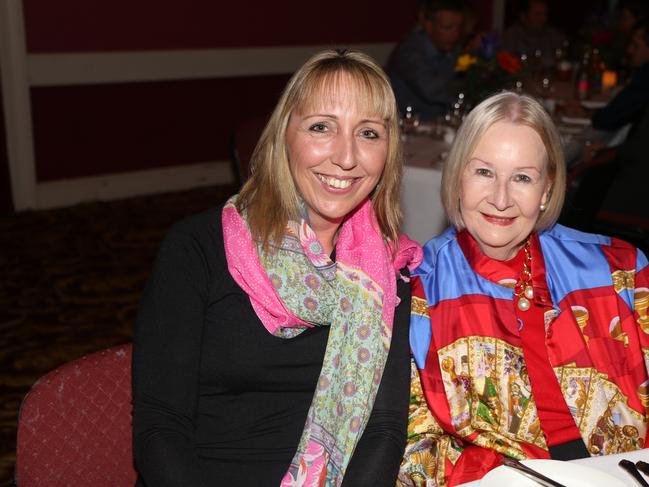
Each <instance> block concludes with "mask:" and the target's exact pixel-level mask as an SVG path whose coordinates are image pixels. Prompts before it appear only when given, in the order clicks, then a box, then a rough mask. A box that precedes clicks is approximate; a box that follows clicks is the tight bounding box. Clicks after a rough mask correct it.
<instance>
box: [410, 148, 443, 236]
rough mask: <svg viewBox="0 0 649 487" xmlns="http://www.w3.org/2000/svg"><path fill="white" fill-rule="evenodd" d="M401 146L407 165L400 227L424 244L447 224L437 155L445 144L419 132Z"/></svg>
mask: <svg viewBox="0 0 649 487" xmlns="http://www.w3.org/2000/svg"><path fill="white" fill-rule="evenodd" d="M404 148H405V151H404V152H405V159H406V167H405V170H404V174H403V186H402V192H401V209H402V211H403V224H402V225H401V230H402V231H403V232H405V233H406V234H407V235H408V236H410V238H412V239H413V240H416V241H417V242H419V243H421V244H423V243H425V242H427V241H428V240H430V239H431V238H432V237H434V236H436V235H439V234H440V233H441V232H442V231H444V229H445V228H446V227H447V225H448V224H447V222H446V214H445V213H444V208H443V207H442V201H441V199H440V194H439V192H440V187H441V180H442V170H441V161H440V156H443V155H444V154H443V153H444V152H445V151H446V150H448V146H447V145H445V144H444V142H442V141H440V140H435V139H432V138H430V137H427V136H423V135H422V136H414V137H410V138H409V139H408V140H407V141H406V142H405V144H404Z"/></svg>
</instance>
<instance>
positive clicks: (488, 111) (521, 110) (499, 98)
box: [442, 91, 566, 230]
mask: <svg viewBox="0 0 649 487" xmlns="http://www.w3.org/2000/svg"><path fill="white" fill-rule="evenodd" d="M500 121H506V122H511V123H515V124H520V125H526V126H528V127H530V128H532V129H533V130H534V131H535V132H536V133H537V134H539V136H540V137H541V141H542V142H543V145H544V146H545V151H546V153H547V164H548V165H547V170H548V177H549V179H550V181H551V187H550V194H549V197H548V201H547V204H546V208H545V211H543V212H542V213H541V216H540V217H539V219H538V220H537V222H536V225H535V229H536V230H543V229H545V228H548V227H551V226H552V225H554V223H555V222H556V221H557V219H558V218H559V215H560V214H561V208H562V207H563V200H564V197H565V192H566V164H565V160H564V157H563V150H562V148H561V139H560V137H559V133H558V132H557V129H556V127H555V126H554V123H553V122H552V119H551V118H550V115H548V113H547V112H546V111H545V110H544V109H543V107H542V106H541V104H540V103H539V102H538V101H536V100H535V99H534V98H532V97H530V96H527V95H519V94H517V93H513V92H510V91H503V92H501V93H498V94H496V95H493V96H491V97H489V98H487V99H486V100H484V101H483V102H481V103H480V104H479V105H478V106H476V107H475V108H474V109H473V110H472V111H471V112H470V113H469V115H468V116H467V118H466V120H464V122H463V123H462V126H461V127H460V129H459V131H458V133H457V135H456V136H455V142H454V143H453V146H452V147H451V150H450V151H449V155H448V158H447V160H446V163H445V164H444V170H443V173H442V203H443V204H444V208H445V210H446V215H447V217H448V219H449V221H450V222H451V223H452V224H453V225H454V226H455V227H456V228H458V229H461V228H464V222H463V220H462V214H461V211H460V188H461V185H462V174H463V173H464V169H465V168H466V165H467V164H468V163H469V160H470V159H471V156H472V155H473V152H474V151H475V148H476V146H477V145H478V142H479V141H480V139H481V138H482V136H483V135H484V134H485V132H486V131H487V129H489V127H491V126H492V125H493V124H495V123H496V122H500Z"/></svg>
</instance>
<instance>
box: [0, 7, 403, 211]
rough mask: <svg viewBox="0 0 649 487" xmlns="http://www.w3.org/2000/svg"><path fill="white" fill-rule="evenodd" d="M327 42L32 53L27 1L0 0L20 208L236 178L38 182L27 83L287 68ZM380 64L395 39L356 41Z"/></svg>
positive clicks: (190, 170) (142, 175)
mask: <svg viewBox="0 0 649 487" xmlns="http://www.w3.org/2000/svg"><path fill="white" fill-rule="evenodd" d="M327 47H331V46H325V45H304V46H286V47H282V46H280V47H260V48H241V49H198V50H172V51H147V52H133V51H130V52H93V53H53V54H29V55H28V54H27V52H26V47H25V30H24V21H23V11H22V0H0V66H1V67H2V70H1V71H2V80H1V81H2V92H3V100H4V108H5V121H6V134H7V146H8V147H7V150H8V157H9V169H10V173H11V183H12V191H13V197H14V206H15V208H16V210H17V211H20V210H25V209H30V208H37V209H44V208H55V207H61V206H69V205H73V204H76V203H81V202H86V201H96V200H111V199H118V198H126V197H130V196H135V195H141V194H152V193H158V192H164V191H177V190H183V189H189V188H193V187H198V186H205V185H211V184H225V183H229V182H232V181H233V180H234V177H233V175H232V174H231V169H230V166H229V163H227V162H223V161H221V162H218V163H203V164H192V165H186V166H179V167H174V168H160V169H154V170H150V171H137V172H129V173H124V174H111V175H105V176H98V177H91V178H78V179H73V180H64V181H55V182H45V183H37V181H36V168H35V167H36V166H35V157H34V142H33V129H32V119H31V103H30V93H29V89H30V87H39V86H66V85H87V84H100V83H103V84H109V83H121V82H147V81H148V82H156V81H170V80H188V79H207V78H225V77H234V76H261V75H275V74H290V73H292V72H293V71H295V70H296V69H297V68H298V67H299V66H300V65H301V64H302V63H303V62H304V61H305V60H306V59H307V58H308V57H309V56H311V55H312V54H313V53H315V52H317V51H319V50H322V49H324V48H327ZM346 47H351V48H355V49H359V50H362V51H364V52H366V53H368V54H369V55H371V56H373V57H374V58H375V59H376V60H377V61H378V62H379V63H381V64H385V63H386V62H387V59H388V56H389V53H390V51H391V50H392V49H393V47H394V43H367V44H352V45H348V46H346Z"/></svg>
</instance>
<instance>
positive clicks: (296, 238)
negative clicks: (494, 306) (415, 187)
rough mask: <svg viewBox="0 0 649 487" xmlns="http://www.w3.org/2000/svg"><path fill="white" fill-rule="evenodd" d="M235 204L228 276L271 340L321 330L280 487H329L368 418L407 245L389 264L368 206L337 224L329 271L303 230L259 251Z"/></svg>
mask: <svg viewBox="0 0 649 487" xmlns="http://www.w3.org/2000/svg"><path fill="white" fill-rule="evenodd" d="M235 202H236V196H235V197H233V198H231V199H230V201H229V202H228V203H227V204H226V206H225V208H224V209H223V215H222V219H223V234H224V240H225V252H226V258H227V262H228V269H229V271H230V273H231V274H232V277H233V278H234V280H235V281H236V282H237V283H238V284H239V286H241V288H242V289H243V290H244V291H245V292H246V293H247V294H248V295H249V296H250V301H251V303H252V306H253V308H254V309H255V312H256V313H257V316H258V317H259V319H260V320H261V322H262V323H263V325H264V327H265V328H266V329H267V330H268V331H269V332H270V333H272V334H273V335H275V336H279V337H283V338H292V337H294V336H296V335H298V334H299V333H301V332H302V331H304V330H305V329H306V328H307V327H311V326H327V325H328V326H330V327H331V329H330V332H329V339H328V341H327V349H326V351H325V356H324V360H323V365H322V370H321V372H320V377H319V379H318V383H317V387H316V391H315V393H314V396H313V400H312V402H311V406H310V408H309V413H308V415H307V420H306V423H305V425H304V430H303V432H302V437H301V439H300V442H299V445H298V449H297V452H296V454H295V456H294V458H293V460H292V462H291V465H290V467H289V469H288V471H287V472H286V475H285V476H284V478H283V480H282V482H281V487H288V486H314V487H320V486H323V485H326V486H338V485H340V484H341V483H342V480H343V476H344V474H345V470H346V468H347V465H348V463H349V460H350V459H351V456H352V454H353V452H354V448H355V447H356V444H357V442H358V440H359V439H360V437H361V435H362V433H363V430H364V428H365V425H366V424H367V421H368V419H369V416H370V413H371V410H372V407H373V404H374V400H375V398H376V393H377V391H378V388H379V384H380V383H381V377H382V375H383V369H384V367H385V361H386V359H387V355H388V351H389V349H390V340H391V336H392V323H393V318H394V309H395V307H396V305H397V304H398V297H397V294H396V275H397V273H398V270H399V269H401V268H402V267H404V266H405V265H408V267H409V268H411V269H413V268H414V267H416V266H417V265H418V263H419V262H420V261H421V257H422V251H421V247H419V245H418V244H417V243H415V242H413V241H412V240H410V239H408V238H407V237H406V236H401V238H400V239H399V246H398V253H397V255H396V256H394V257H393V256H392V252H391V248H390V246H389V245H387V244H386V243H385V242H384V240H383V237H382V235H381V233H380V231H379V230H378V223H377V221H376V217H375V215H374V210H373V208H372V203H371V201H369V200H366V201H364V202H363V203H362V204H361V205H360V206H359V207H358V208H357V209H356V210H355V211H354V212H352V214H351V215H350V216H349V217H348V218H347V219H346V220H345V222H344V223H343V225H342V228H341V229H340V232H339V236H338V241H337V243H336V262H333V261H332V260H331V259H330V258H329V256H328V255H326V253H325V252H324V249H323V247H322V245H321V244H320V242H319V241H318V239H317V238H316V235H315V233H314V232H313V230H312V229H311V228H310V226H309V225H308V223H307V222H306V221H305V220H304V219H303V220H301V221H299V222H298V221H290V222H288V224H287V227H286V233H285V235H284V238H283V240H282V242H280V243H279V244H271V245H270V248H269V250H268V251H267V252H263V251H262V248H261V245H260V243H259V242H256V241H254V240H253V238H252V236H251V234H250V231H249V229H248V226H247V223H246V221H245V216H244V217H242V215H240V214H239V213H238V211H237V209H236V207H235Z"/></svg>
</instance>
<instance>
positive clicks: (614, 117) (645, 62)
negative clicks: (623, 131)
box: [593, 19, 649, 135]
mask: <svg viewBox="0 0 649 487" xmlns="http://www.w3.org/2000/svg"><path fill="white" fill-rule="evenodd" d="M627 59H628V65H629V67H630V68H631V69H632V70H633V73H632V76H631V80H630V82H629V84H628V85H627V86H625V87H624V88H623V89H622V91H620V92H619V93H618V94H617V96H616V97H615V98H613V99H612V100H611V101H610V102H609V103H608V104H607V105H606V106H605V107H604V108H602V109H600V110H597V111H596V112H595V113H594V115H593V127H594V128H596V129H600V130H617V129H619V128H621V127H623V126H624V125H626V124H629V123H630V124H631V126H632V127H631V131H633V127H634V125H636V124H637V122H638V120H639V119H640V117H641V115H642V113H643V111H644V109H645V108H646V107H647V106H648V105H649V19H644V20H642V21H640V22H639V23H638V24H636V26H635V27H634V28H633V31H632V33H631V38H630V40H629V44H628V46H627ZM629 135H630V134H629Z"/></svg>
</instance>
